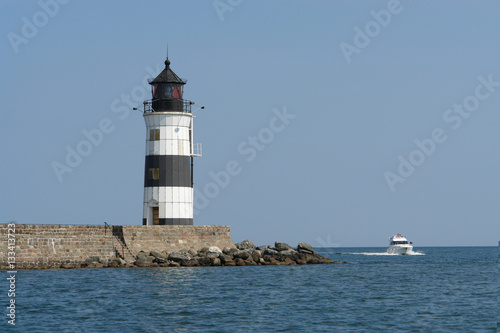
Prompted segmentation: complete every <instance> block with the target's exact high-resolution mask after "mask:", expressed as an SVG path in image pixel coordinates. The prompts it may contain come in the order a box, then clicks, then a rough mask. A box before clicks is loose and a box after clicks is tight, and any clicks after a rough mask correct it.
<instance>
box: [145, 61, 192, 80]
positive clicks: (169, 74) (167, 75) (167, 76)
mask: <svg viewBox="0 0 500 333" xmlns="http://www.w3.org/2000/svg"><path fill="white" fill-rule="evenodd" d="M158 83H179V84H186V81H184V80H183V79H181V78H180V77H179V76H177V74H175V73H174V71H173V70H172V69H171V68H170V60H168V58H167V60H165V69H164V70H163V71H162V72H161V73H160V74H159V75H158V76H157V77H156V78H154V80H151V81H149V84H158Z"/></svg>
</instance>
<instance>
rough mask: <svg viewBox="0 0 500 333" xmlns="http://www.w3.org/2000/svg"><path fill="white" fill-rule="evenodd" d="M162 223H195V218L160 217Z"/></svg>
mask: <svg viewBox="0 0 500 333" xmlns="http://www.w3.org/2000/svg"><path fill="white" fill-rule="evenodd" d="M159 222H160V225H193V219H186V218H183V219H181V218H171V219H160V221H159Z"/></svg>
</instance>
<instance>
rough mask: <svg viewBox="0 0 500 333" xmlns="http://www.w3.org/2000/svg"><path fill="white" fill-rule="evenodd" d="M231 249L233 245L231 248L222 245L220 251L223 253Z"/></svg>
mask: <svg viewBox="0 0 500 333" xmlns="http://www.w3.org/2000/svg"><path fill="white" fill-rule="evenodd" d="M231 249H234V247H233V248H231V247H227V246H224V247H223V248H222V253H224V254H228V253H229V251H231Z"/></svg>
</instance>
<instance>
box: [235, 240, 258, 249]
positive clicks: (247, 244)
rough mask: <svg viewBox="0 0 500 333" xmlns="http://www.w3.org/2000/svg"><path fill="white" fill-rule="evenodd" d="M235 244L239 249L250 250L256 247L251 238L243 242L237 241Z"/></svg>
mask: <svg viewBox="0 0 500 333" xmlns="http://www.w3.org/2000/svg"><path fill="white" fill-rule="evenodd" d="M235 245H236V247H237V248H238V250H248V249H253V248H255V244H254V243H253V242H252V241H251V240H249V239H246V240H244V241H243V242H239V243H236V244H235Z"/></svg>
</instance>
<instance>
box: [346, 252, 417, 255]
mask: <svg viewBox="0 0 500 333" xmlns="http://www.w3.org/2000/svg"><path fill="white" fill-rule="evenodd" d="M342 254H359V255H363V256H401V255H403V254H400V253H388V252H346V253H342ZM404 255H406V256H425V253H423V252H421V251H410V252H408V253H405V254H404Z"/></svg>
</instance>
